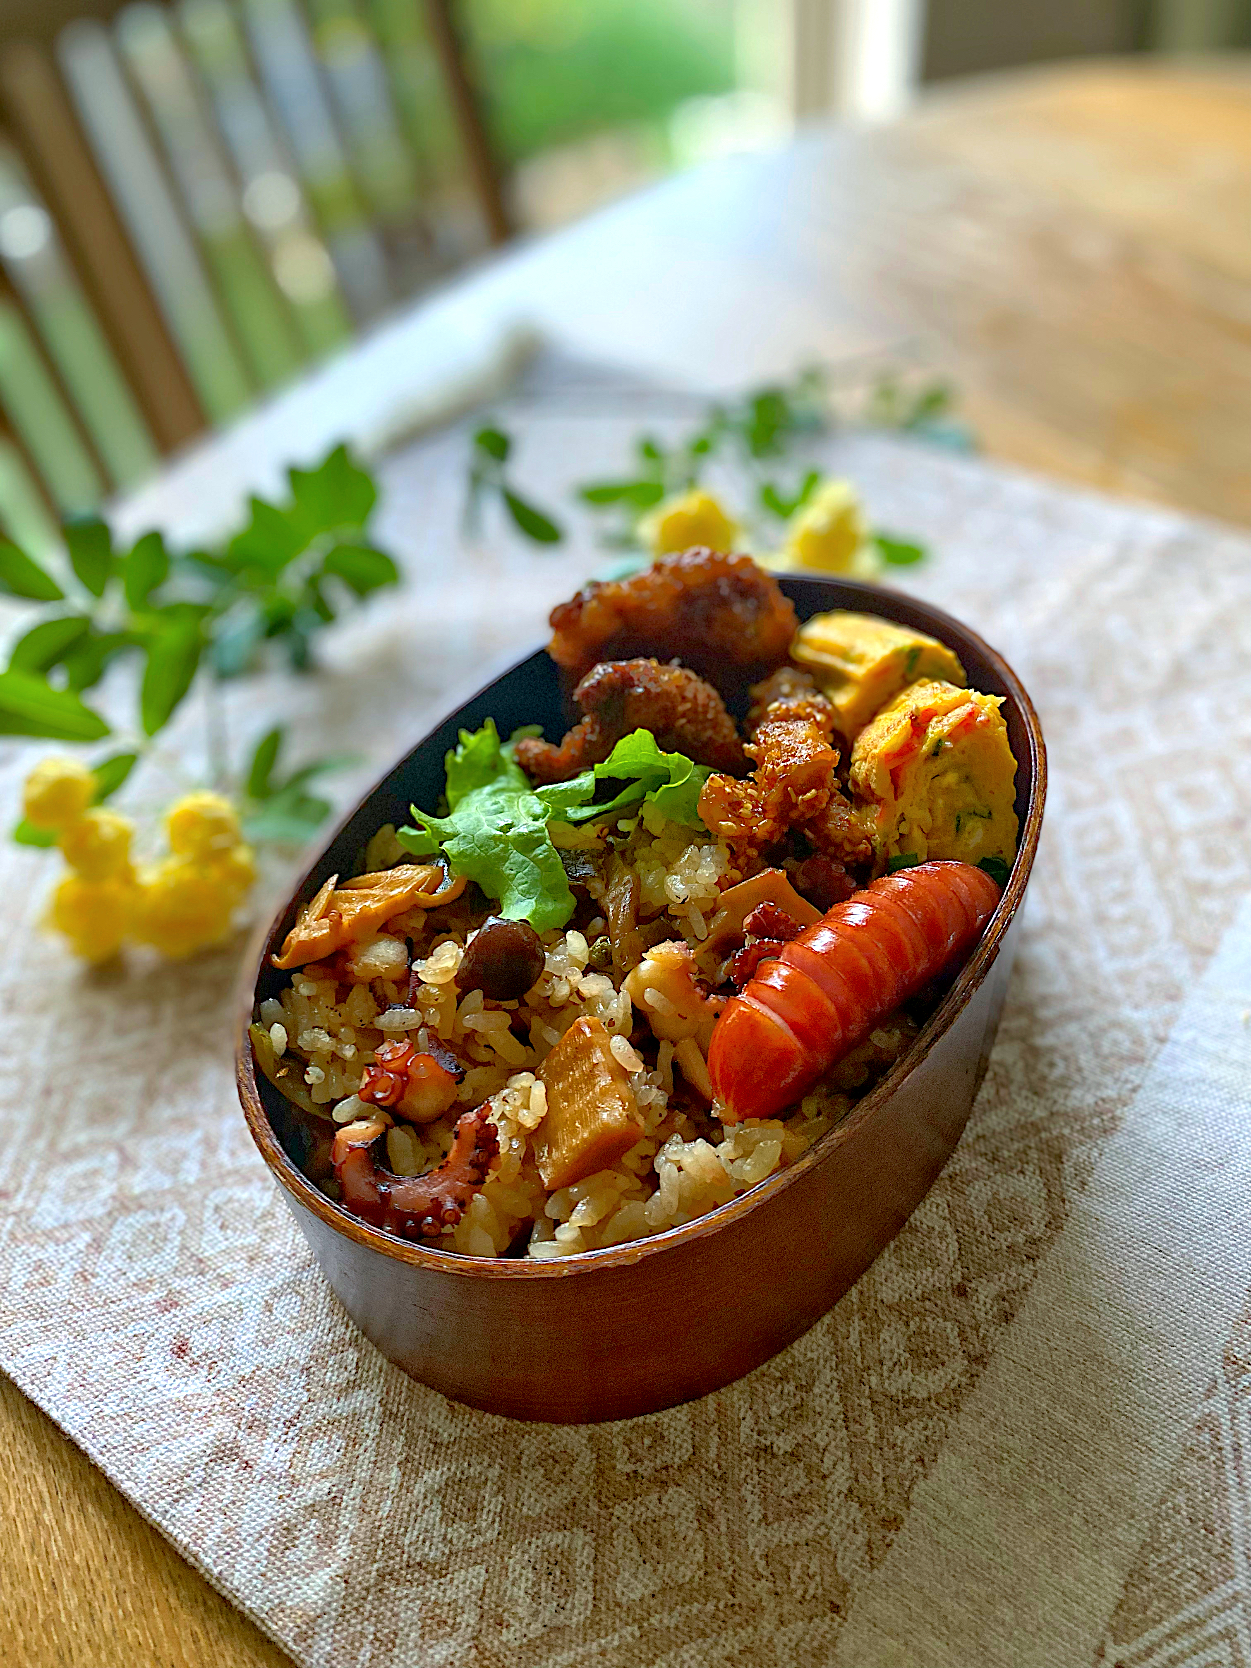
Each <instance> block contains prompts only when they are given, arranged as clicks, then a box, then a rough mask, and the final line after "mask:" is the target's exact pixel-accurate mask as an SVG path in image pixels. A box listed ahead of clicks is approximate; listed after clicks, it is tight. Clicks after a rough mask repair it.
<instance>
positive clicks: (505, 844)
mask: <svg viewBox="0 0 1251 1668" xmlns="http://www.w3.org/2000/svg"><path fill="white" fill-rule="evenodd" d="M447 803H448V815H447V816H445V817H434V816H430V815H429V814H428V813H427V812H425V811H419V810H418V808H417V807H416V806H415V805H414V806H413V807H412V813H413V818H414V820H415V821H416V822H417V824H418V825H419V826H418V827H416V828H401V829H399V830H398V831H397V834H396V838H397V839H398V840H399V842H400V844H401V845H402V846H403V847H404V848H405V850H406V851H410V852H412V854H413V855H414V856H415V857H428V856H430V855H431V854H433V853H434V852H436V851H440V850H441V851H442V852H443V855H444V856H445V857H446V858H447V861H448V863H449V864H450V866H451V869H452V872H453V874H458V875H464V876H465V877H466V878H467V879H469V880H472V881H476V882H477V884H478V885H479V886H480V887H481V888H482V890H483V891H484V892H485V893H486V895H487V897H488V898H497V899H498V900H499V905H500V913H501V915H503V916H505V917H506V918H507V919H508V920H510V921H529V923H530V924H531V926H532V927H534V928H535V930H536V931H537V932H546V931H547V930H548V929H549V928H550V927H563V926H564V924H565V922H566V921H567V920H568V919H569V917H570V916H571V915H572V914H573V907H574V900H573V893H572V892H571V891H570V890H569V883H568V881H567V880H566V879H565V869H564V864H563V863H562V862H561V860H560V853H559V852H558V851H557V850H556V847H555V846H554V845H553V844H552V842H551V838H550V836H549V835H548V832H547V822H548V818H549V817H550V816H551V814H552V813H551V807H550V806H547V805H545V804H544V803H543V801H542V800H541V799H538V798H536V797H535V793H534V790H533V789H532V788H531V786H530V783H529V781H528V780H527V778H526V774H525V772H524V771H523V770H522V768H521V766H520V765H519V764H518V763H517V761H516V760H515V759H514V758H513V756H512V753H511V752H510V751H509V749H508V748H507V747H505V746H503V745H502V744H501V742H500V738H499V732H498V731H497V730H496V728H495V721H494V719H491V718H488V719H487V721H486V723H485V724H484V725H483V726H482V728H481V729H480V730H478V731H476V732H474V733H473V734H471V733H470V732H469V731H468V730H462V731H461V736H460V746H459V747H457V748H456V749H455V751H454V752H451V753H449V754H448V756H447Z"/></svg>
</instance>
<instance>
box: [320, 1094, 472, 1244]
mask: <svg viewBox="0 0 1251 1668" xmlns="http://www.w3.org/2000/svg"><path fill="white" fill-rule="evenodd" d="M353 1128H354V1126H352V1125H349V1126H347V1127H346V1128H345V1129H341V1130H340V1131H339V1133H338V1134H337V1135H336V1136H335V1142H334V1147H333V1148H332V1150H331V1155H330V1156H331V1162H332V1163H333V1164H334V1173H335V1176H336V1178H337V1179H338V1182H339V1186H340V1187H341V1188H342V1190H343V1199H342V1202H343V1205H344V1207H345V1208H346V1209H347V1210H350V1211H351V1212H352V1214H353V1216H359V1217H360V1218H361V1219H362V1220H363V1221H365V1222H368V1223H370V1224H371V1225H372V1226H373V1227H375V1228H383V1229H385V1230H386V1232H387V1233H389V1234H398V1235H399V1237H400V1238H401V1239H433V1238H435V1237H436V1236H437V1235H438V1234H440V1233H442V1231H443V1229H444V1228H450V1227H453V1226H454V1225H455V1224H456V1223H457V1222H459V1221H460V1219H461V1217H462V1216H463V1215H464V1212H465V1209H466V1207H467V1206H468V1204H469V1201H470V1200H471V1199H472V1197H473V1195H474V1194H475V1193H476V1192H477V1191H478V1189H479V1188H480V1187H481V1186H482V1184H483V1182H484V1181H485V1180H486V1177H487V1171H488V1170H489V1169H490V1167H491V1161H492V1159H493V1158H494V1157H495V1155H496V1153H497V1152H498V1151H499V1145H500V1142H499V1133H498V1131H497V1130H496V1127H495V1125H494V1124H493V1123H492V1122H491V1120H490V1118H489V1117H488V1116H487V1106H486V1105H485V1104H484V1105H482V1106H479V1107H478V1108H477V1110H476V1111H474V1112H466V1113H465V1114H464V1115H463V1116H462V1117H461V1118H460V1120H459V1121H458V1123H457V1125H456V1132H455V1135H454V1136H453V1139H452V1148H451V1151H450V1152H449V1153H448V1155H447V1157H446V1158H445V1159H444V1160H443V1162H442V1164H438V1165H436V1166H435V1168H434V1169H433V1170H428V1171H427V1172H426V1174H425V1175H424V1176H397V1175H394V1174H393V1173H392V1172H391V1171H390V1170H386V1169H384V1168H383V1167H382V1166H381V1165H380V1164H378V1163H377V1162H376V1161H375V1159H374V1156H373V1152H372V1151H371V1148H372V1146H373V1143H374V1141H376V1140H377V1138H378V1134H379V1133H380V1130H379V1129H374V1127H373V1125H372V1124H366V1125H363V1126H360V1125H358V1126H355V1128H357V1129H360V1131H361V1133H360V1134H359V1135H355V1134H354V1133H353Z"/></svg>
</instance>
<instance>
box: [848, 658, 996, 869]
mask: <svg viewBox="0 0 1251 1668" xmlns="http://www.w3.org/2000/svg"><path fill="white" fill-rule="evenodd" d="M1002 704H1003V697H1002V696H1001V695H980V694H978V692H977V691H976V690H974V689H958V688H957V687H956V686H955V685H954V684H952V683H946V682H941V681H938V680H927V681H926V682H924V683H914V684H913V685H912V686H911V687H910V688H908V689H905V690H904V691H903V692H902V693H901V694H899V695H897V696H896V697H895V699H894V700H893V701H892V702H891V703H890V705H889V706H888V707H886V708H885V709H884V710H883V711H882V712H880V713H878V715H877V717H876V718H875V719H873V721H872V722H871V723H869V724H867V725H866V726H865V727H864V729H863V730H861V732H860V734H859V735H858V736H857V737H856V742H855V745H854V747H853V748H852V750H851V789H852V796H853V803H854V805H855V807H856V809H857V812H858V814H859V815H860V817H861V819H862V821H863V822H864V824H865V827H866V828H867V829H868V831H869V833H870V834H871V836H872V838H873V844H874V850H875V855H876V859H877V867H878V869H879V870H881V869H884V868H886V867H887V866H888V864H889V862H890V859H891V858H892V857H912V858H915V859H917V860H918V861H923V860H924V859H926V858H929V857H956V858H959V859H961V860H962V861H963V862H965V863H980V862H981V861H982V859H983V858H984V857H1001V858H1003V859H1004V860H1005V861H1006V862H1008V863H1011V861H1012V859H1013V857H1014V856H1015V855H1016V840H1017V817H1016V805H1015V800H1016V791H1015V785H1016V760H1015V759H1014V758H1013V756H1012V749H1011V747H1009V745H1008V728H1007V725H1006V724H1005V723H1004V721H1003V714H1002V713H1001V712H1000V710H999V708H1000V707H1001V706H1002Z"/></svg>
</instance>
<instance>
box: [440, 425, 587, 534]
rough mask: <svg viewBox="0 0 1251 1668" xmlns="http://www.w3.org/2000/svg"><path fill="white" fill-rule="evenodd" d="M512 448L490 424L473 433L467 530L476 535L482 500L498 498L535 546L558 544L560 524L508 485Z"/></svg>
mask: <svg viewBox="0 0 1251 1668" xmlns="http://www.w3.org/2000/svg"><path fill="white" fill-rule="evenodd" d="M512 447H513V443H512V438H511V436H509V435H507V434H505V433H504V431H503V429H500V428H496V427H495V426H494V425H492V424H487V425H486V426H485V427H484V428H480V429H478V430H477V431H476V432H475V434H474V437H473V450H472V456H471V460H470V465H469V490H468V493H467V495H466V498H465V527H466V530H467V531H468V532H470V533H472V534H473V535H475V536H477V535H478V534H479V532H480V531H481V525H482V506H483V503H484V501H485V500H486V499H487V498H488V497H498V498H499V500H500V502H501V503H502V504H503V506H504V509H505V510H506V511H507V513H508V515H509V516H510V517H511V519H512V522H513V525H514V526H515V527H516V528H517V531H518V532H519V533H522V534H524V535H525V537H526V538H528V539H529V540H531V542H532V543H534V544H559V543H560V541H561V539H563V538H564V536H565V535H564V532H563V530H562V528H561V526H560V524H559V523H558V522H556V521H554V520H553V519H552V517H551V516H550V515H548V514H547V512H546V511H545V510H541V509H539V508H538V506H537V505H535V504H532V503H531V502H530V501H529V500H528V499H526V498H523V497H522V496H521V494H520V493H519V492H517V491H516V489H515V488H514V487H512V486H511V485H510V484H509V480H508V476H507V474H506V471H505V467H504V466H505V465H506V464H507V462H508V457H509V453H510V452H511V451H512Z"/></svg>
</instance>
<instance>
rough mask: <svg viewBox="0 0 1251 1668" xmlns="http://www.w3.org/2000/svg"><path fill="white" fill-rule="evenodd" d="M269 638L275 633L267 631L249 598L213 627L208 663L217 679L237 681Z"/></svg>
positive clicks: (265, 622) (260, 609)
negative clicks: (263, 640) (264, 640)
mask: <svg viewBox="0 0 1251 1668" xmlns="http://www.w3.org/2000/svg"><path fill="white" fill-rule="evenodd" d="M284 600H285V599H284ZM292 606H294V605H292ZM272 635H275V632H274V631H273V630H272V629H271V628H270V623H269V622H268V621H267V620H266V617H265V613H264V611H263V609H262V608H261V607H260V605H259V604H258V603H257V602H255V601H254V600H253V599H252V598H251V597H248V598H247V599H246V600H245V601H244V602H243V603H241V604H240V605H238V606H236V607H234V608H232V609H231V610H230V612H229V613H228V614H225V615H223V616H222V617H221V618H220V619H218V620H217V621H216V622H215V623H214V627H213V641H212V645H211V647H210V649H209V661H210V663H211V665H212V667H213V670H214V672H216V674H217V676H218V677H219V678H237V677H239V676H240V674H241V673H243V672H246V671H247V669H248V667H249V666H250V665H251V663H252V657H253V655H254V654H255V653H256V650H257V647H258V645H259V644H260V641H261V639H262V638H263V637H266V636H272Z"/></svg>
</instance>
